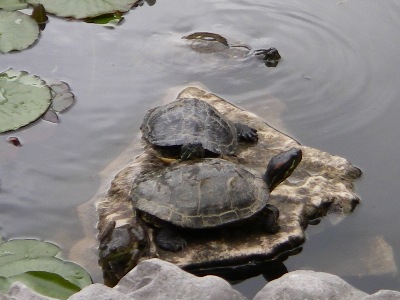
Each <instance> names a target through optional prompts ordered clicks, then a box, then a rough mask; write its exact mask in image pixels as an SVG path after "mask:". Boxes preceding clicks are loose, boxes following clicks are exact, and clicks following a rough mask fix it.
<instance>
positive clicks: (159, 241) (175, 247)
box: [155, 227, 186, 252]
mask: <svg viewBox="0 0 400 300" xmlns="http://www.w3.org/2000/svg"><path fill="white" fill-rule="evenodd" d="M155 243H156V245H157V246H158V247H160V248H161V249H163V250H166V251H171V252H176V251H179V250H182V249H183V248H184V247H185V246H186V241H185V239H184V238H183V237H182V236H181V235H180V234H179V232H177V231H176V230H175V229H173V228H171V227H164V228H162V229H161V230H160V232H159V233H158V234H157V235H156V237H155Z"/></svg>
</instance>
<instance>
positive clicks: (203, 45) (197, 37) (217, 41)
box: [182, 31, 281, 67]
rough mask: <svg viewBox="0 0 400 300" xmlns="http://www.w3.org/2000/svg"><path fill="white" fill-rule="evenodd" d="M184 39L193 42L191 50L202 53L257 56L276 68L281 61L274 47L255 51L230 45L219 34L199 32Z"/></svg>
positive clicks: (247, 46) (247, 47) (242, 46)
mask: <svg viewBox="0 0 400 300" xmlns="http://www.w3.org/2000/svg"><path fill="white" fill-rule="evenodd" d="M182 39H186V40H189V41H190V42H191V44H190V46H191V48H192V49H193V50H195V51H197V52H200V53H225V54H226V55H227V56H228V57H231V56H236V57H237V56H239V57H246V56H249V55H255V56H256V57H258V58H260V59H261V60H262V61H263V62H264V63H265V65H266V66H267V67H276V66H277V65H278V62H279V60H280V59H281V56H280V54H279V52H278V50H277V49H276V48H274V47H271V48H268V49H257V50H253V49H252V48H251V47H250V46H249V45H247V44H241V43H238V44H234V43H229V42H228V40H227V39H226V38H225V37H223V36H222V35H220V34H218V33H212V32H205V31H199V32H194V33H191V34H189V35H185V36H183V37H182Z"/></svg>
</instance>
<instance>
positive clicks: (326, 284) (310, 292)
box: [253, 270, 380, 300]
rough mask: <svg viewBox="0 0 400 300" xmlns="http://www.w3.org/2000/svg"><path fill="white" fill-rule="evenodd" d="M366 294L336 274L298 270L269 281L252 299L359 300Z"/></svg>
mask: <svg viewBox="0 0 400 300" xmlns="http://www.w3.org/2000/svg"><path fill="white" fill-rule="evenodd" d="M366 296H368V294H366V293H364V292H362V291H360V290H358V289H356V288H354V287H353V286H351V285H350V284H348V283H347V282H345V281H344V280H343V279H341V278H339V277H338V276H335V275H332V274H328V273H324V272H314V271H305V270H299V271H293V272H290V273H287V274H285V275H284V276H282V277H281V278H279V279H276V280H274V281H271V282H269V283H268V284H267V285H266V286H265V287H263V288H262V289H261V291H260V292H258V293H257V295H256V296H255V297H254V299H253V300H265V299H268V300H286V299H287V300H304V299H308V300H313V299H315V300H317V299H318V300H323V299H329V300H336V299H337V300H342V299H346V300H353V299H354V300H361V299H364V297H366ZM377 299H380V298H377Z"/></svg>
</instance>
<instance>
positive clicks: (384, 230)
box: [0, 0, 400, 295]
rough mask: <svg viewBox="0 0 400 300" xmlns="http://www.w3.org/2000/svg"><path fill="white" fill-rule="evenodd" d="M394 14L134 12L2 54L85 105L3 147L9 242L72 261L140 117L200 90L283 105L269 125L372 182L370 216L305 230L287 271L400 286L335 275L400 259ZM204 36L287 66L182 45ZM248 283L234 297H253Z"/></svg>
mask: <svg viewBox="0 0 400 300" xmlns="http://www.w3.org/2000/svg"><path fill="white" fill-rule="evenodd" d="M399 13H400V4H399V3H398V2H397V1H394V0H391V1H384V2H382V1H379V2H376V1H372V0H371V1H370V0H369V1H361V0H348V1H339V2H338V1H337V0H329V1H323V2H321V1H317V0H312V1H303V2H298V1H283V2H282V1H267V2H265V1H262V0H258V1H239V0H234V1H232V0H230V1H227V0H220V1H211V0H208V1H202V2H199V1H192V0H186V1H177V0H171V1H161V0H160V1H157V3H156V4H155V5H154V6H151V7H150V6H148V5H143V6H142V7H141V8H139V9H137V10H134V11H131V12H130V13H129V14H128V15H126V18H125V22H124V24H123V25H122V26H120V27H118V28H117V29H115V30H107V29H105V28H102V27H98V26H95V25H91V24H84V23H79V22H67V21H64V20H60V19H56V18H50V22H49V23H48V26H47V27H46V30H45V31H44V33H43V34H42V37H41V40H40V42H39V43H38V44H37V45H35V46H34V47H33V48H31V49H29V50H26V51H23V52H20V53H13V54H8V55H2V56H1V59H0V68H1V70H4V69H7V68H8V67H11V66H12V67H14V68H15V69H20V70H27V71H29V72H31V73H33V74H38V75H40V76H43V77H48V78H55V79H59V80H64V81H66V82H68V83H69V84H70V86H71V87H72V89H73V92H74V94H75V95H76V97H77V104H76V105H75V106H74V107H73V108H72V110H70V112H69V113H68V114H66V115H65V116H63V118H62V123H60V124H58V125H54V124H48V123H44V122H38V124H35V125H34V126H30V127H27V128H25V129H23V130H21V131H20V132H18V137H20V138H21V140H22V141H23V142H24V146H23V147H22V148H16V147H12V146H11V145H9V144H7V142H6V137H7V136H8V135H7V134H3V135H1V137H2V141H0V143H1V144H0V166H1V169H0V178H1V186H2V191H1V194H0V198H1V203H0V205H1V209H0V226H1V228H2V233H3V234H4V235H5V236H6V237H8V238H12V237H23V236H28V237H31V236H35V237H40V238H42V239H47V240H53V241H55V242H58V243H62V246H63V247H64V249H66V250H68V249H69V248H70V247H71V246H72V245H73V244H74V242H75V241H76V240H78V239H79V238H80V237H81V235H82V233H81V232H82V231H81V227H80V222H79V219H78V217H77V214H76V211H75V208H76V207H77V206H78V205H79V204H81V203H83V202H85V201H87V200H88V199H89V198H90V197H91V196H92V195H93V194H94V193H95V191H96V190H97V187H98V184H99V176H98V173H99V171H100V170H102V169H103V167H104V166H105V165H107V163H108V162H109V161H111V160H112V159H113V158H114V157H115V156H116V155H117V154H118V153H120V152H121V151H122V150H123V149H124V148H125V147H126V146H127V145H128V144H129V143H130V140H131V139H132V138H133V136H135V135H136V134H137V130H138V128H139V125H140V123H141V119H142V117H143V115H144V113H145V111H147V109H149V108H150V107H153V106H154V105H156V104H157V102H158V101H159V99H160V98H161V97H162V96H163V95H164V93H165V91H166V90H168V89H169V88H170V87H173V86H176V85H182V84H187V83H189V82H192V81H199V82H201V83H203V84H204V85H205V86H206V87H207V88H208V89H209V90H211V91H213V92H215V93H217V94H219V95H220V96H222V97H224V98H226V99H228V100H230V101H232V102H234V103H238V104H240V105H241V106H242V107H244V108H247V109H249V110H251V111H253V112H256V113H257V114H259V115H260V116H263V117H266V118H269V116H270V115H271V109H275V108H276V107H279V109H280V111H282V115H281V119H279V120H274V121H273V122H274V124H273V125H276V126H278V127H279V126H282V127H283V126H285V130H287V132H288V133H291V134H292V135H293V136H294V137H295V138H297V139H298V140H300V141H301V142H302V143H304V144H306V145H308V146H312V147H316V148H320V149H322V150H325V151H328V152H330V153H334V154H338V155H341V156H344V157H346V158H348V159H349V160H350V161H351V162H353V163H354V164H356V165H357V166H359V167H361V168H362V170H363V172H364V177H363V179H362V180H361V181H359V182H358V185H357V187H358V192H359V194H360V195H361V197H362V199H363V202H362V204H361V206H360V207H359V208H358V209H357V210H356V212H355V213H354V214H353V215H352V216H350V217H349V218H346V219H345V220H344V221H342V222H340V223H339V224H337V225H335V226H333V225H332V224H331V223H329V222H328V221H325V223H324V224H322V225H319V226H318V228H319V229H312V228H310V229H309V231H308V232H309V240H308V242H307V243H306V244H305V247H304V250H303V252H302V253H301V254H300V255H298V256H296V257H292V258H290V259H289V260H288V262H287V264H286V265H287V267H288V269H289V270H294V269H299V268H310V269H313V270H320V271H328V272H334V273H335V274H337V275H342V276H345V277H346V278H347V279H349V280H350V281H351V282H352V283H353V284H354V285H356V286H357V287H359V288H361V289H363V290H365V291H370V292H372V291H373V290H372V289H376V288H378V287H377V286H375V285H372V284H371V281H372V282H378V283H379V288H398V277H397V276H395V277H391V276H392V275H388V274H381V275H379V276H377V275H368V274H361V275H363V276H361V277H359V276H357V272H358V271H359V270H357V269H356V268H354V269H353V270H352V269H351V268H350V269H343V268H342V269H341V268H337V267H335V265H336V266H337V265H338V263H339V262H343V261H346V262H347V263H346V264H347V265H352V262H354V265H355V266H356V265H357V264H356V263H355V262H358V261H359V256H358V253H357V250H356V249H357V248H356V247H355V248H352V247H350V245H351V243H350V242H351V241H353V240H357V241H359V244H363V243H365V242H366V241H368V240H370V239H371V238H374V237H376V236H380V237H382V238H384V239H385V241H386V242H387V243H388V245H389V246H391V247H393V249H394V253H398V252H399V250H400V243H399V235H398V229H397V228H400V226H399V225H400V224H398V223H399V221H398V220H399V218H398V214H399V210H400V208H399V205H398V195H399V188H398V186H399V185H398V181H399V178H400V171H399V165H398V163H397V161H398V159H397V158H398V157H400V150H399V149H400V142H399V139H398V136H399V129H398V128H399V127H398V124H397V119H398V115H399V112H400V104H399V102H398V99H397V98H398V95H399V94H400V93H399V92H400V91H399V85H398V82H397V81H398V78H399V77H400V76H399V75H400V74H399V73H400V71H399V70H400V68H399V63H400V61H399V58H398V49H399V48H400V41H399V40H398V39H396V37H397V32H398V28H399V25H400V24H399V18H398V15H399ZM195 31H211V32H217V33H219V34H222V35H224V36H226V37H229V38H234V39H236V40H238V41H241V42H245V43H247V44H250V45H252V46H253V47H255V48H268V47H271V46H274V47H276V48H277V49H278V50H279V52H280V54H281V55H282V60H281V61H280V63H279V65H278V67H277V68H275V69H272V68H265V66H264V65H262V64H258V63H256V62H253V61H248V60H226V61H223V60H220V59H218V58H215V57H210V56H207V57H206V56H205V55H201V54H199V53H194V52H191V51H187V50H188V49H187V48H186V47H185V45H184V43H183V41H182V39H181V37H182V36H184V35H186V34H188V33H191V32H195ZM77 53H79V55H77ZM271 99H273V101H272V100H271ZM171 100H172V99H171ZM271 101H272V102H271ZM272 113H273V112H272ZM267 121H268V120H267ZM282 124H284V125H282ZM321 227H322V228H324V230H320V228H321ZM315 228H317V227H315ZM338 245H340V246H341V248H340V249H346V251H344V250H343V251H342V250H335V249H337V246H338ZM321 253H323V254H324V255H321ZM395 258H396V262H397V261H398V258H397V257H395ZM329 262H331V263H329ZM371 278H372V279H371ZM382 278H384V280H382ZM254 280H255V281H251V282H256V281H257V280H259V278H258V279H254ZM251 285H252V283H246V284H244V285H241V286H239V287H238V289H240V290H242V291H244V293H245V294H246V295H251V294H254V292H255V290H254V288H251ZM243 286H244V287H243Z"/></svg>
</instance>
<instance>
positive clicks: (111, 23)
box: [85, 12, 124, 28]
mask: <svg viewBox="0 0 400 300" xmlns="http://www.w3.org/2000/svg"><path fill="white" fill-rule="evenodd" d="M123 20H124V17H123V16H122V15H121V13H119V12H117V13H115V14H106V15H101V16H98V17H94V18H88V19H86V20H85V22H86V23H94V24H99V25H102V26H104V27H108V28H115V27H116V26H117V25H118V24H119V23H121V22H122V21H123Z"/></svg>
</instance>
